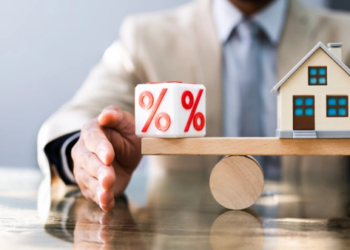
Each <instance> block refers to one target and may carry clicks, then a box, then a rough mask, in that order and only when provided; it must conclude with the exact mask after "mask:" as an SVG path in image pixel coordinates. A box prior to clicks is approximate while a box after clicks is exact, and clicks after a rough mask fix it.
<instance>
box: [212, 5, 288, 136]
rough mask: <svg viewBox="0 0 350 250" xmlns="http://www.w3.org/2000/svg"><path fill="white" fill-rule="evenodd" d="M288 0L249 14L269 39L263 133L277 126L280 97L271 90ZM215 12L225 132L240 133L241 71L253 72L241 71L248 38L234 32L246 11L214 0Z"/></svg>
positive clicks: (265, 56) (265, 46) (264, 72)
mask: <svg viewBox="0 0 350 250" xmlns="http://www.w3.org/2000/svg"><path fill="white" fill-rule="evenodd" d="M287 1H288V0H275V1H273V2H272V3H271V4H270V5H268V6H267V7H266V8H264V9H263V10H262V11H260V12H259V13H257V14H255V15H254V16H252V17H250V19H252V20H253V21H254V22H255V23H256V24H257V25H259V27H260V28H261V29H262V31H263V32H264V33H265V35H266V37H267V38H268V39H265V40H264V41H261V42H260V48H261V51H260V53H261V54H260V57H259V58H260V60H261V65H262V70H261V71H262V72H261V75H260V77H261V82H260V83H259V84H261V86H260V88H261V100H262V107H261V110H262V115H261V116H260V117H261V121H260V122H261V128H262V136H275V133H276V132H275V131H276V127H277V99H276V98H277V97H276V93H271V92H270V90H271V89H272V87H273V86H274V85H275V84H276V82H277V47H278V43H279V40H280V37H281V33H282V30H283V26H284V22H285V15H286V10H287V6H288V2H287ZM212 4H213V6H212V7H213V8H212V10H213V16H214V22H215V26H216V30H217V34H218V37H219V39H220V41H221V43H222V48H223V49H222V51H223V72H222V80H223V98H224V121H223V124H224V128H223V131H224V136H230V137H234V136H240V134H239V133H240V127H241V126H244V125H245V124H240V121H241V119H240V117H241V112H242V111H244V103H245V102H247V101H249V100H242V99H241V98H240V95H239V86H237V82H239V81H237V79H238V78H239V77H240V76H241V74H254V72H242V70H241V65H240V64H239V63H238V62H239V61H240V60H244V56H245V55H244V54H243V53H242V52H244V51H246V50H247V48H245V46H247V44H248V43H247V42H245V41H244V40H242V39H240V38H239V37H238V36H237V35H236V34H235V33H234V32H232V31H233V30H234V29H235V28H236V27H237V25H238V24H239V23H240V22H241V21H242V19H243V18H244V16H243V14H242V13H241V12H240V11H239V10H238V9H237V8H236V7H235V6H234V5H233V4H232V3H230V2H229V0H213V2H212ZM231 33H232V34H231Z"/></svg>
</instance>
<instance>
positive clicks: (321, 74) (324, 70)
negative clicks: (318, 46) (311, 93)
mask: <svg viewBox="0 0 350 250" xmlns="http://www.w3.org/2000/svg"><path fill="white" fill-rule="evenodd" d="M318 74H319V75H320V76H324V75H326V68H319V69H318Z"/></svg>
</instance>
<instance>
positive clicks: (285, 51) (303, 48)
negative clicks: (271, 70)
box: [277, 0, 315, 80]
mask: <svg viewBox="0 0 350 250" xmlns="http://www.w3.org/2000/svg"><path fill="white" fill-rule="evenodd" d="M286 14H287V17H286V23H285V27H284V32H283V33H282V37H281V42H280V44H279V48H278V58H277V62H278V64H277V67H278V80H280V79H282V78H283V77H284V76H285V75H286V74H287V73H288V72H289V71H290V70H291V69H292V68H293V67H294V66H295V65H296V64H297V63H298V62H299V61H300V60H301V59H302V58H303V57H304V56H305V55H306V54H307V52H308V51H309V50H310V49H311V48H312V47H313V46H314V45H310V33H311V32H310V31H311V29H312V26H313V24H314V21H315V20H314V17H313V16H312V15H311V16H310V15H309V14H310V12H308V11H307V9H306V7H305V6H304V5H302V4H301V3H299V1H297V0H290V1H289V6H288V10H287V13H286Z"/></svg>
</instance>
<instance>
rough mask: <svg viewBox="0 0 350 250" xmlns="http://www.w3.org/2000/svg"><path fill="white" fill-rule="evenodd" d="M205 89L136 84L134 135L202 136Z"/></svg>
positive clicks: (166, 83)
mask: <svg viewBox="0 0 350 250" xmlns="http://www.w3.org/2000/svg"><path fill="white" fill-rule="evenodd" d="M205 120H206V119H205V87H204V86H203V85H200V84H188V83H181V82H165V83H147V84H139V85H137V87H136V89H135V124H136V135H138V136H140V137H168V138H169V137H173V138H175V137H202V136H204V135H205Z"/></svg>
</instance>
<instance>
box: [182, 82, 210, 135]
mask: <svg viewBox="0 0 350 250" xmlns="http://www.w3.org/2000/svg"><path fill="white" fill-rule="evenodd" d="M202 94H203V89H200V90H199V91H198V95H197V97H196V100H195V101H194V103H193V94H192V92H191V91H189V90H186V91H185V92H183V94H182V97H181V103H182V107H184V108H185V109H187V110H188V109H192V110H191V113H190V116H189V118H188V120H187V124H186V127H185V130H184V132H188V130H189V129H190V126H191V123H192V122H193V127H194V128H195V130H197V131H201V130H202V129H203V128H204V125H205V118H204V115H203V113H201V112H197V113H196V110H197V107H198V103H199V101H200V99H201V97H202ZM187 98H188V103H187V100H186V99H187ZM198 120H200V123H199V124H198Z"/></svg>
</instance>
